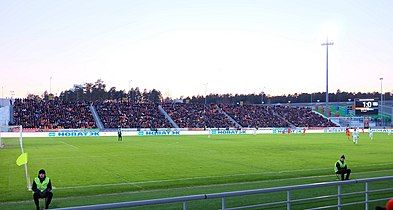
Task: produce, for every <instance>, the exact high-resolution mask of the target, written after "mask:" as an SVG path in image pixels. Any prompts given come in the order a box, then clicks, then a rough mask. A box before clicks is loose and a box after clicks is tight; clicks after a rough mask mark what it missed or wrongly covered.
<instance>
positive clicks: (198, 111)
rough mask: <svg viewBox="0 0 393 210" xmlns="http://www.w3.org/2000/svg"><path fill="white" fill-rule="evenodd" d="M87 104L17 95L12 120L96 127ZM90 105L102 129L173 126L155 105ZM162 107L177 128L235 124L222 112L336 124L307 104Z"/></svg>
mask: <svg viewBox="0 0 393 210" xmlns="http://www.w3.org/2000/svg"><path fill="white" fill-rule="evenodd" d="M89 105H90V104H89V103H87V102H83V101H79V102H70V101H63V100H60V99H58V98H55V99H53V100H41V99H16V100H15V101H14V103H13V124H14V125H22V126H23V127H24V128H37V129H71V128H96V123H95V121H94V118H93V115H92V113H91V111H90V110H89ZM94 106H95V108H96V110H97V113H98V115H99V118H100V119H101V121H102V123H103V125H104V127H105V128H118V127H123V128H171V127H173V126H172V125H171V124H170V123H169V120H167V119H166V118H165V116H164V114H162V113H161V112H160V110H159V108H158V106H159V105H158V104H153V103H131V102H128V101H116V100H108V101H102V102H95V103H94ZM162 107H163V109H164V110H165V111H166V112H167V113H168V115H169V116H170V117H171V118H172V119H173V121H174V122H175V123H176V124H177V125H178V126H179V127H180V128H234V127H237V126H236V125H235V124H234V123H233V122H232V121H231V120H230V119H229V118H228V117H227V116H226V115H225V113H226V114H228V115H229V116H230V117H231V118H232V119H233V120H235V121H236V122H237V123H239V124H240V126H242V127H245V128H265V127H289V126H290V124H293V125H295V126H296V127H334V126H336V125H335V124H334V123H332V122H331V121H330V120H328V119H326V118H324V117H323V116H321V115H319V114H316V113H314V112H313V111H312V110H311V109H309V108H301V107H293V106H260V105H230V104H218V105H217V104H209V105H204V104H196V103H166V104H163V105H162ZM224 112H225V113H224Z"/></svg>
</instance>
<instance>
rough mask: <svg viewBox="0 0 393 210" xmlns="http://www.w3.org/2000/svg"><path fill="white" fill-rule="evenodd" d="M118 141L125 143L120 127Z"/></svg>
mask: <svg viewBox="0 0 393 210" xmlns="http://www.w3.org/2000/svg"><path fill="white" fill-rule="evenodd" d="M117 141H123V134H122V131H121V128H120V127H119V128H118V129H117Z"/></svg>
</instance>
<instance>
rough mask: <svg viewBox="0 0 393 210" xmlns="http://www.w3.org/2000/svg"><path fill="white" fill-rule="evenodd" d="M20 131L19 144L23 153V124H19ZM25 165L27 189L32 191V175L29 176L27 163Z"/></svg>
mask: <svg viewBox="0 0 393 210" xmlns="http://www.w3.org/2000/svg"><path fill="white" fill-rule="evenodd" d="M19 129H20V132H19V145H20V151H21V152H22V154H23V153H24V150H23V136H22V133H23V130H22V126H21V125H20V126H19ZM24 165H25V178H26V185H27V190H29V191H31V183H30V177H29V173H28V169H27V163H26V164H24Z"/></svg>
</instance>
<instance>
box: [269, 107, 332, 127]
mask: <svg viewBox="0 0 393 210" xmlns="http://www.w3.org/2000/svg"><path fill="white" fill-rule="evenodd" d="M274 111H275V112H276V113H278V114H279V115H281V116H282V117H284V118H285V119H286V120H288V121H289V122H290V123H292V124H293V125H295V126H296V127H335V126H336V125H335V124H334V123H332V122H331V121H330V120H328V119H326V118H324V117H322V116H321V115H319V114H316V113H314V112H312V110H311V109H310V108H305V107H291V106H275V107H274Z"/></svg>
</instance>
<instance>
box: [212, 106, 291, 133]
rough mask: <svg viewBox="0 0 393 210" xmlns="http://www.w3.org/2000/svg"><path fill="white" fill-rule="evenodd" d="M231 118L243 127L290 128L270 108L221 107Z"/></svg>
mask: <svg viewBox="0 0 393 210" xmlns="http://www.w3.org/2000/svg"><path fill="white" fill-rule="evenodd" d="M219 106H220V107H221V108H222V109H223V110H224V111H225V112H226V113H227V114H228V115H229V116H231V117H232V118H233V119H234V120H235V121H236V122H238V123H239V124H240V125H241V126H242V127H246V128H266V127H288V126H289V124H288V123H287V122H286V121H285V120H283V119H282V118H280V117H278V116H277V115H275V114H274V113H273V110H272V109H271V108H270V107H268V106H258V105H229V104H220V105H219Z"/></svg>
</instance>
